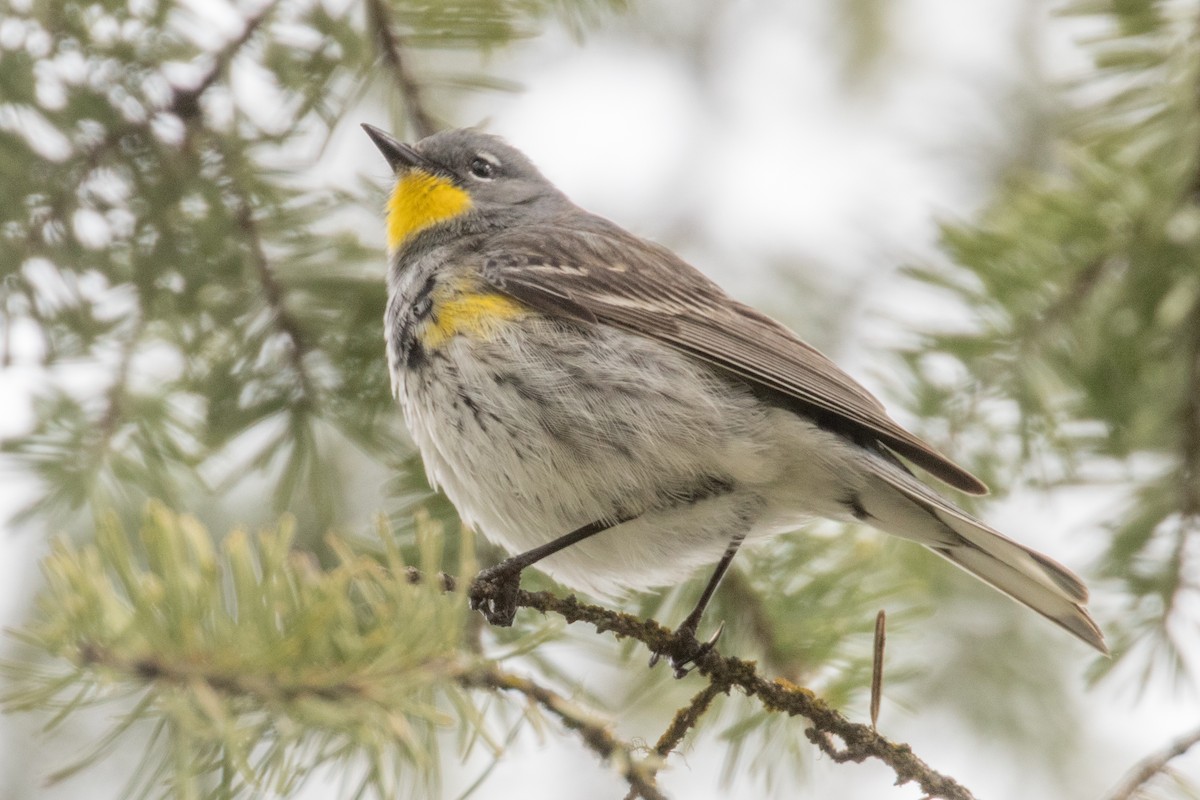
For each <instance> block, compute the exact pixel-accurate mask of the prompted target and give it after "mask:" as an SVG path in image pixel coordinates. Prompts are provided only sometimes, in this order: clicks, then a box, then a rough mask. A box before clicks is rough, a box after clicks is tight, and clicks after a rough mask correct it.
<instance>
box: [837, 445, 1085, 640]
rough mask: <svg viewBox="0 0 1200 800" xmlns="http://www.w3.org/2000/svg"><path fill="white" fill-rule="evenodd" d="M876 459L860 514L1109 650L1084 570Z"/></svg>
mask: <svg viewBox="0 0 1200 800" xmlns="http://www.w3.org/2000/svg"><path fill="white" fill-rule="evenodd" d="M871 460H872V465H871V480H870V483H868V486H867V487H866V488H865V489H864V491H863V492H862V493H861V495H860V496H859V497H857V498H855V502H856V503H857V510H859V511H864V512H866V516H865V517H863V516H862V515H859V517H860V519H863V521H865V522H867V523H869V524H871V525H873V526H874V527H877V528H879V529H880V530H883V531H886V532H887V533H890V534H893V535H895V536H900V537H902V538H904V539H910V540H912V541H914V542H918V543H920V544H923V545H925V546H926V547H928V548H929V549H930V550H932V551H933V552H935V553H937V554H938V555H940V556H942V557H943V558H945V559H946V560H948V561H950V562H951V563H953V564H955V565H957V566H959V567H961V568H962V569H964V570H966V571H967V572H969V573H971V574H972V575H974V576H975V577H977V578H979V579H980V580H982V581H984V582H985V583H988V584H990V585H991V586H993V587H995V588H996V589H999V590H1000V591H1002V592H1004V593H1005V594H1006V595H1008V596H1009V597H1011V598H1013V599H1014V600H1016V601H1017V602H1018V603H1022V604H1024V605H1026V606H1028V607H1029V608H1031V609H1033V610H1034V611H1036V612H1038V613H1039V614H1041V615H1042V616H1043V617H1045V618H1046V619H1048V620H1050V621H1051V622H1053V623H1055V624H1056V625H1059V626H1061V627H1062V628H1064V629H1066V630H1067V631H1069V632H1070V633H1072V634H1074V635H1075V636H1077V637H1078V638H1079V639H1081V640H1083V641H1084V642H1086V643H1088V644H1089V645H1091V646H1092V647H1094V648H1096V649H1097V650H1099V651H1100V652H1101V653H1104V654H1105V655H1108V646H1107V645H1106V644H1105V643H1104V634H1103V633H1101V632H1100V628H1099V627H1098V626H1097V625H1096V622H1095V621H1094V620H1093V619H1092V618H1091V616H1090V615H1089V614H1088V612H1087V609H1086V608H1085V607H1084V606H1085V604H1086V603H1087V599H1088V590H1087V587H1086V586H1085V585H1084V584H1083V581H1082V580H1080V579H1079V577H1078V576H1077V575H1075V574H1074V573H1073V572H1071V571H1070V570H1069V569H1067V568H1066V567H1064V566H1063V565H1061V564H1059V563H1058V562H1056V561H1054V560H1053V559H1051V558H1049V557H1047V556H1044V555H1042V554H1041V553H1038V552H1036V551H1034V550H1031V549H1029V548H1028V547H1025V546H1024V545H1022V544H1018V543H1017V542H1014V541H1013V540H1012V539H1009V538H1008V537H1007V536H1004V535H1003V534H1001V533H999V532H997V531H995V530H992V529H991V528H989V527H988V526H987V525H984V524H983V523H982V522H980V521H979V520H977V519H975V518H973V517H972V516H970V515H969V514H967V513H966V512H965V511H962V510H961V509H959V508H956V507H955V506H953V505H951V504H950V503H949V502H947V501H946V500H944V499H942V498H941V497H939V496H938V495H936V494H935V493H934V492H933V490H931V489H929V488H928V487H927V486H925V485H924V484H923V483H921V482H920V481H918V480H917V479H916V478H914V477H913V476H912V475H911V474H910V473H909V472H908V471H907V470H905V469H904V468H903V467H902V466H900V465H899V464H896V463H892V462H890V461H884V460H883V459H880V458H872V459H871Z"/></svg>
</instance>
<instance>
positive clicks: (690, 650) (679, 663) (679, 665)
mask: <svg viewBox="0 0 1200 800" xmlns="http://www.w3.org/2000/svg"><path fill="white" fill-rule="evenodd" d="M724 630H725V623H724V622H722V623H721V624H720V625H718V626H717V631H716V633H714V634H713V635H712V636H710V637H708V641H706V642H701V641H700V640H699V639H697V638H696V628H695V626H694V625H689V624H688V623H687V622H684V624H682V625H680V626H679V628H678V629H677V630H676V631H675V633H673V634H672V635H671V641H670V643H669V644H668V645H667V646H666V647H665V648H663V649H662V650H660V651H658V652H656V653H655V654H654V655H652V656H650V666H651V667H653V666H654V665H655V664H657V663H658V661H659V659H661V658H662V657H663V656H667V657H669V658H670V659H671V668H672V670H673V671H674V674H675V677H676V678H677V679H678V678H682V677H684V676H685V675H687V674H688V673H689V672H691V671H692V670H693V669H695V668H696V666H697V665H698V664H699V662H700V659H702V658H704V656H706V655H708V654H709V653H710V652H712V651H713V650H714V649H715V648H716V645H717V640H718V639H720V638H721V633H722V632H724Z"/></svg>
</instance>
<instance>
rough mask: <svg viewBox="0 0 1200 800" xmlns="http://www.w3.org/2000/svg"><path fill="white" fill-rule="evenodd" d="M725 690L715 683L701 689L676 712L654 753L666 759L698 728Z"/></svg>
mask: <svg viewBox="0 0 1200 800" xmlns="http://www.w3.org/2000/svg"><path fill="white" fill-rule="evenodd" d="M723 691H724V690H723V689H722V688H721V687H720V686H718V685H717V684H715V683H710V684H709V685H708V686H705V687H704V688H703V689H701V690H700V691H699V692H698V693H697V694H696V696H695V697H693V698H692V700H691V702H689V703H688V704H687V705H686V706H684V707H683V708H681V709H679V710H678V711H676V712H675V717H674V718H673V719H672V720H671V724H670V725H669V726H668V727H667V729H666V730H665V731H663V735H662V736H660V737H659V739H658V744H656V745H654V752H656V753H658V754H659V755H660V756H662V757H663V758H666V757H667V756H668V755H669V754H670V753H671V751H672V750H674V749H675V748H676V747H678V746H679V743H680V742H682V741H683V737H684V736H686V735H687V732H688V731H689V730H691V729H692V728H694V727H695V726H696V723H698V722H699V721H700V717H702V716H704V712H705V711H708V707H709V706H710V705H712V701H713V699H714V698H715V697H716V696H717V695H719V694H721V693H722V692H723Z"/></svg>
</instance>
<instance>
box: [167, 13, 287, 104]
mask: <svg viewBox="0 0 1200 800" xmlns="http://www.w3.org/2000/svg"><path fill="white" fill-rule="evenodd" d="M277 5H279V0H271V2H269V3H267V4H266V5H264V6H263V7H262V8H261V9H260V10H259V11H258V13H256V14H254V15H253V16H251V17H250V18H248V19H247V20H246V24H245V25H244V26H243V27H242V32H241V33H240V34H238V35H237V36H236V37H235V38H233V39H231V40H230V41H229V42H228V43H227V44H226V45H225V46H224V47H223V48H221V50H220V51H219V52H218V53H217V54H216V55H214V56H213V62H212V66H211V67H210V68H209V70H208V72H206V73H204V77H202V78H201V79H200V80H199V81H198V82H197V83H196V85H195V86H192V87H190V88H187V89H179V88H177V89H175V93H174V95H173V96H172V98H171V103H170V110H171V112H172V113H174V114H176V115H177V116H178V117H179V118H180V119H182V120H190V119H192V118H195V117H198V116H199V115H200V96H201V95H202V94H204V93H205V92H206V91H208V88H209V87H210V86H212V85H213V84H214V83H215V82H216V80H217V78H219V77H220V76H221V73H223V72H224V71H225V69H226V68H227V67H228V66H229V63H230V62H231V61H233V58H234V56H236V55H237V54H238V52H239V51H240V50H241V49H242V47H243V46H244V45H245V44H246V42H248V41H250V39H251V37H253V36H254V34H255V32H256V31H257V30H258V29H259V28H260V27H261V26H262V24H263V23H264V22H266V21H267V18H268V17H270V16H271V12H273V11H274V10H275V7H276V6H277Z"/></svg>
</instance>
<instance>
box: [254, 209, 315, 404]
mask: <svg viewBox="0 0 1200 800" xmlns="http://www.w3.org/2000/svg"><path fill="white" fill-rule="evenodd" d="M237 224H238V227H240V228H241V229H242V233H244V234H245V236H246V244H247V245H249V247H250V255H251V258H252V259H253V262H254V270H255V273H256V274H257V275H258V283H259V286H261V287H262V291H263V297H264V299H266V301H267V306H268V307H269V308H270V309H271V314H272V317H273V318H274V321H275V327H276V328H277V329H278V330H279V332H280V333H282V334H283V335H284V336H285V337H286V338H287V340H288V359H289V360H290V362H291V365H292V369H293V370H294V371H295V373H296V377H297V379H298V380H299V381H300V389H301V391H302V393H303V397H302V402H311V401H312V399H313V397H314V396H315V391H314V386H313V382H312V378H311V376H310V375H309V371H308V367H307V366H306V365H305V363H304V357H305V355H307V354H308V352H309V346H308V341H307V340H306V339H305V337H304V332H303V331H302V330H301V329H300V326H299V324H298V323H297V322H296V318H295V317H293V316H292V314H291V312H290V311H288V309H287V305H286V304H285V303H284V298H283V294H284V292H283V287H282V286H281V285H280V283H279V279H278V278H276V277H275V271H274V270H272V269H271V263H270V262H269V261H268V260H267V254H266V250H265V249H264V248H263V242H262V236H261V234H260V233H259V230H258V223H257V222H255V220H254V210H253V209H252V208H251V207H250V202H249V200H248V199H247V198H246V197H245V195H239V201H238V208H237Z"/></svg>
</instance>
